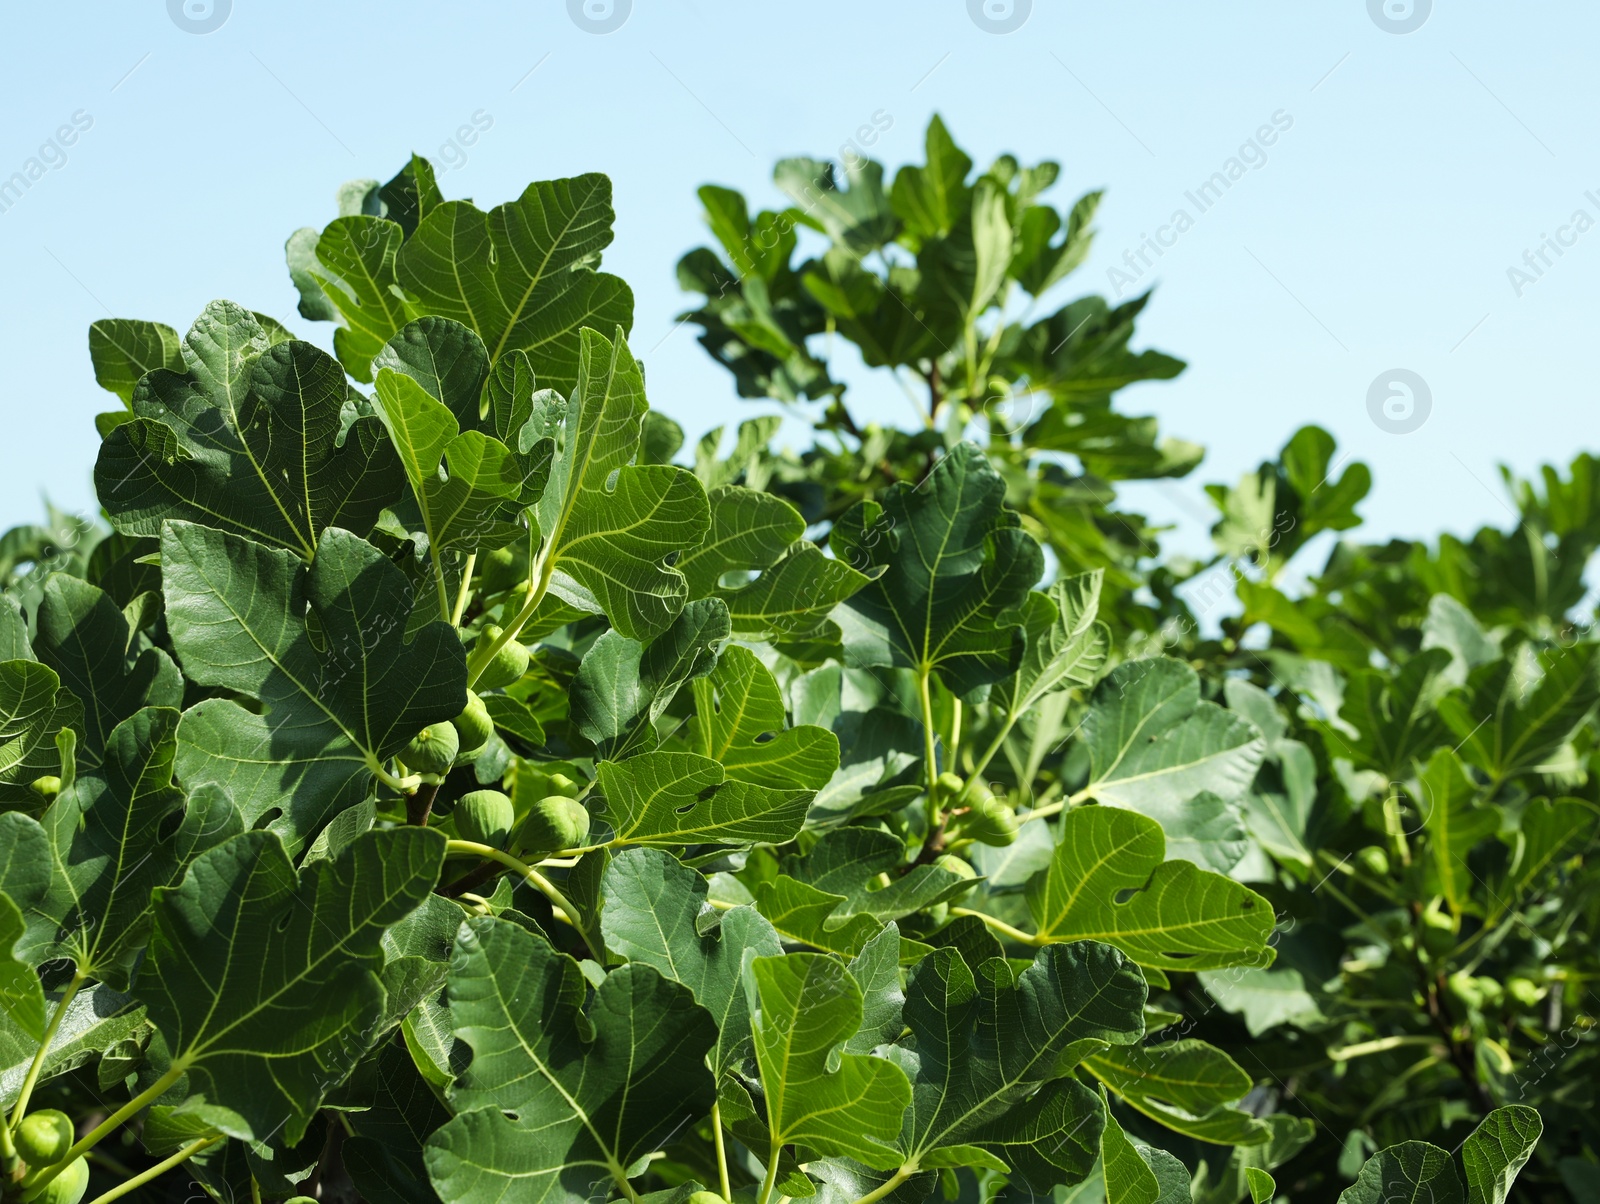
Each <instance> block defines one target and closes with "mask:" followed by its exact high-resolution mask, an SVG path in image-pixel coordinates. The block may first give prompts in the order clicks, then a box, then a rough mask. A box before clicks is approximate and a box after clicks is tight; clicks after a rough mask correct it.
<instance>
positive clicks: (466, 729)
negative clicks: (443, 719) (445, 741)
mask: <svg viewBox="0 0 1600 1204" xmlns="http://www.w3.org/2000/svg"><path fill="white" fill-rule="evenodd" d="M450 726H451V727H453V728H455V729H456V740H457V742H458V743H459V744H460V746H461V747H460V749H459V750H458V751H457V753H456V755H457V756H458V757H459V756H461V755H462V754H463V753H468V754H470V753H474V752H477V751H478V749H480V748H482V747H483V746H484V745H485V744H487V743H488V742H489V737H490V736H492V735H494V720H493V719H491V718H489V708H488V707H486V706H484V705H483V699H481V698H479V697H478V696H477V694H475V693H473V692H472V691H471V690H468V691H467V705H466V709H465V710H463V711H462V712H461V714H459V715H457V716H456V717H455V718H454V719H452V720H451V721H450Z"/></svg>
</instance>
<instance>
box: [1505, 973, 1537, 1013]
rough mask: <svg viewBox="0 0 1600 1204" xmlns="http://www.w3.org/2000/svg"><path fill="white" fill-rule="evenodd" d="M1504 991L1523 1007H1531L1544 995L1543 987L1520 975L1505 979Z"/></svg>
mask: <svg viewBox="0 0 1600 1204" xmlns="http://www.w3.org/2000/svg"><path fill="white" fill-rule="evenodd" d="M1506 991H1507V992H1508V993H1509V994H1510V996H1511V998H1513V999H1515V1000H1516V1001H1517V1002H1518V1003H1520V1004H1521V1005H1522V1006H1523V1007H1527V1008H1531V1007H1532V1006H1533V1005H1534V1004H1536V1003H1538V1002H1539V1000H1540V999H1541V998H1543V996H1544V987H1543V986H1541V985H1540V984H1539V983H1536V982H1534V981H1533V979H1531V978H1523V977H1521V976H1520V975H1519V976H1517V977H1515V978H1509V979H1507V980H1506Z"/></svg>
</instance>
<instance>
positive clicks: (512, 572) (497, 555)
mask: <svg viewBox="0 0 1600 1204" xmlns="http://www.w3.org/2000/svg"><path fill="white" fill-rule="evenodd" d="M478 580H479V581H480V582H481V583H482V585H483V592H484V593H486V594H498V593H499V592H500V591H501V590H507V589H510V588H511V587H512V586H513V585H515V584H516V583H517V554H516V553H515V552H513V551H512V550H511V549H510V548H496V549H495V550H494V551H492V552H490V553H488V554H487V555H486V556H483V557H482V558H481V560H480V568H479V571H478Z"/></svg>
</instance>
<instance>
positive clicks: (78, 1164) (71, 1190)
mask: <svg viewBox="0 0 1600 1204" xmlns="http://www.w3.org/2000/svg"><path fill="white" fill-rule="evenodd" d="M88 1190H89V1164H88V1163H87V1162H85V1161H84V1160H83V1158H82V1157H81V1156H79V1157H77V1158H74V1159H73V1160H72V1161H71V1162H69V1163H67V1168H66V1170H64V1171H62V1172H61V1173H60V1174H59V1175H57V1176H56V1177H55V1178H54V1179H52V1180H50V1182H48V1183H46V1184H45V1185H44V1186H43V1187H42V1188H40V1189H39V1194H38V1195H36V1196H31V1197H27V1198H28V1199H30V1200H31V1201H32V1204H78V1201H79V1200H81V1199H83V1193H84V1192H86V1191H88Z"/></svg>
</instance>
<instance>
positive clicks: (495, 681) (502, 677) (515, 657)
mask: <svg viewBox="0 0 1600 1204" xmlns="http://www.w3.org/2000/svg"><path fill="white" fill-rule="evenodd" d="M500 632H501V629H500V628H499V627H496V626H495V625H494V624H493V623H491V624H489V626H487V627H485V628H484V629H483V634H482V635H480V636H479V637H478V647H479V649H484V648H487V647H489V646H490V645H491V644H493V643H494V642H495V641H496V640H497V639H499V638H500ZM527 671H528V650H527V649H526V648H524V647H523V646H522V645H521V644H519V643H517V641H516V640H507V641H506V642H505V643H504V644H503V645H501V648H500V651H499V652H496V653H495V654H494V657H493V658H492V659H491V660H490V661H489V663H488V664H487V665H485V666H484V667H483V672H482V673H480V674H478V681H477V686H478V688H479V689H480V690H498V689H500V688H501V687H503V686H509V685H510V684H511V683H512V682H514V681H516V680H517V679H518V678H519V677H521V676H522V675H523V674H524V673H526V672H527Z"/></svg>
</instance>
